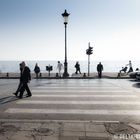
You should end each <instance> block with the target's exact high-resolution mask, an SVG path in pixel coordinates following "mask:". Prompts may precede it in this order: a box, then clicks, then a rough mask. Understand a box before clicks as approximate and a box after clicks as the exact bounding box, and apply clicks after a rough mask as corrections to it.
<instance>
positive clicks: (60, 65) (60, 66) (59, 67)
mask: <svg viewBox="0 0 140 140" xmlns="http://www.w3.org/2000/svg"><path fill="white" fill-rule="evenodd" d="M57 69H58V76H60V77H61V70H62V69H63V64H62V63H60V61H58V64H57Z"/></svg>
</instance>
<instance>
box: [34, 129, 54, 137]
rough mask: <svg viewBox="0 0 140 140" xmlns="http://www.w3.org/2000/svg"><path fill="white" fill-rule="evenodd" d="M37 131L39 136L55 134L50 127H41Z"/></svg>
mask: <svg viewBox="0 0 140 140" xmlns="http://www.w3.org/2000/svg"><path fill="white" fill-rule="evenodd" d="M35 133H36V135H39V136H51V135H53V134H54V131H53V130H51V129H48V128H39V129H35Z"/></svg>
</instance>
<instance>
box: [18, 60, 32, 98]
mask: <svg viewBox="0 0 140 140" xmlns="http://www.w3.org/2000/svg"><path fill="white" fill-rule="evenodd" d="M30 80H31V74H30V69H29V67H27V66H26V64H25V62H22V72H21V82H22V87H21V89H20V95H19V98H20V99H21V98H22V96H23V93H24V91H25V90H26V91H27V95H26V97H30V96H32V93H31V91H30V89H29V87H28V83H29V82H30Z"/></svg>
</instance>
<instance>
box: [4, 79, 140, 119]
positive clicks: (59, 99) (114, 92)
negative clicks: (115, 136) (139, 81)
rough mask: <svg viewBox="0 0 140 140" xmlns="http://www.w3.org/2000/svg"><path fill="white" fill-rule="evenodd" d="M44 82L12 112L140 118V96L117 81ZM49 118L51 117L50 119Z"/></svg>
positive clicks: (63, 117)
mask: <svg viewBox="0 0 140 140" xmlns="http://www.w3.org/2000/svg"><path fill="white" fill-rule="evenodd" d="M53 82H56V81H52V84H40V85H39V86H37V87H34V88H33V89H32V93H33V96H32V97H31V98H23V99H22V100H18V101H16V106H14V107H10V108H8V109H6V110H5V113H8V114H18V115H21V116H22V114H24V115H27V116H28V115H34V114H36V115H41V114H44V115H48V116H49V119H51V117H52V118H53V119H56V120H57V119H63V120H65V119H79V120H82V119H83V120H88V119H91V120H104V121H108V120H115V121H118V120H125V119H126V118H127V119H128V120H130V119H132V120H135V119H138V118H139V117H140V98H139V96H138V95H137V94H136V93H134V92H133V90H130V89H127V88H124V87H123V88H122V87H121V86H118V85H114V83H113V84H112V83H110V82H108V83H104V81H103V82H102V83H99V81H98V80H94V82H93V81H92V82H89V81H82V82H81V81H80V82H75V81H74V82H73V83H72V82H67V83H65V81H61V82H60V83H59V82H56V83H55V84H53ZM46 119H47V118H46Z"/></svg>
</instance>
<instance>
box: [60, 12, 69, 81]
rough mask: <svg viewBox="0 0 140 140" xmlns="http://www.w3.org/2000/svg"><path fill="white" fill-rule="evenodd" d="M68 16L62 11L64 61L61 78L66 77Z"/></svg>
mask: <svg viewBox="0 0 140 140" xmlns="http://www.w3.org/2000/svg"><path fill="white" fill-rule="evenodd" d="M69 15H70V14H68V13H67V10H65V11H64V13H63V14H62V16H63V18H64V25H65V61H64V73H63V77H65V78H66V77H68V76H69V74H68V62H67V24H68V16H69Z"/></svg>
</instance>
